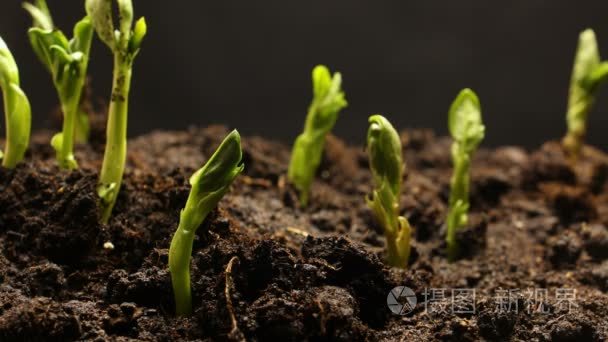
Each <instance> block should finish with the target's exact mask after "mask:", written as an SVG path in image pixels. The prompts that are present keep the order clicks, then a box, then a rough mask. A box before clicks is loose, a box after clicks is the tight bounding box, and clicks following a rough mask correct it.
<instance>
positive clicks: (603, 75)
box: [583, 62, 608, 93]
mask: <svg viewBox="0 0 608 342" xmlns="http://www.w3.org/2000/svg"><path fill="white" fill-rule="evenodd" d="M607 79H608V62H602V63H600V64H599V65H598V66H596V67H595V69H593V71H592V72H591V73H590V74H589V75H587V77H585V79H584V80H583V86H584V87H585V88H587V89H588V90H589V92H592V93H593V92H595V91H596V89H597V87H599V86H600V85H601V84H602V83H604V82H606V80H607Z"/></svg>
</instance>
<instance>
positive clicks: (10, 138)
mask: <svg viewBox="0 0 608 342" xmlns="http://www.w3.org/2000/svg"><path fill="white" fill-rule="evenodd" d="M6 87H7V89H4V91H3V92H2V98H3V101H4V119H5V121H4V122H5V123H6V126H7V129H6V140H5V144H6V146H5V147H4V156H3V157H2V166H4V167H6V168H9V169H12V168H14V167H15V166H16V165H17V163H18V162H20V161H21V159H22V158H23V155H22V153H21V151H23V148H22V147H20V146H14V145H13V143H14V144H15V145H18V144H20V143H21V142H20V141H19V139H18V138H20V137H19V127H15V126H16V125H19V122H17V120H15V119H14V118H11V117H10V115H11V112H10V107H9V104H11V103H13V104H15V103H16V101H17V98H16V96H15V93H14V91H13V90H12V89H10V87H11V84H10V83H8V84H7V85H6ZM13 114H14V113H13ZM14 135H16V136H17V139H16V137H15V136H14Z"/></svg>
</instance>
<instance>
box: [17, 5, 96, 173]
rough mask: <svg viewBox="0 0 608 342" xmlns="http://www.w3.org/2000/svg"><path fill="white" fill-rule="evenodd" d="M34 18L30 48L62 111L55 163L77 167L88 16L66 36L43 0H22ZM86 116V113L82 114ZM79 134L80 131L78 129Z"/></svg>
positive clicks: (88, 39)
mask: <svg viewBox="0 0 608 342" xmlns="http://www.w3.org/2000/svg"><path fill="white" fill-rule="evenodd" d="M23 8H25V9H26V10H27V11H28V12H29V13H30V15H31V16H32V18H33V20H34V26H35V27H32V28H30V30H29V31H28V34H29V38H30V42H31V44H32V48H33V49H34V52H35V53H36V55H37V56H38V58H39V59H40V61H41V62H42V64H43V65H44V66H45V67H46V68H47V70H48V71H49V72H50V73H51V75H52V76H53V83H54V84H55V88H56V89H57V93H58V95H59V101H60V102H61V109H62V111H63V128H62V131H61V133H57V134H55V136H53V139H52V140H51V145H52V146H53V148H54V149H55V151H56V153H57V161H58V163H59V166H60V167H61V168H64V169H75V168H78V163H77V162H76V159H74V141H75V136H76V135H77V131H76V127H81V126H82V125H79V124H78V123H79V122H82V120H83V119H82V118H80V116H82V114H81V113H82V112H81V111H80V98H81V95H82V88H83V87H84V85H85V81H86V76H87V67H88V64H89V51H90V49H91V41H92V39H93V27H92V26H91V21H90V20H89V18H88V17H85V18H84V19H82V20H81V21H79V22H78V23H77V24H76V26H74V37H73V38H72V39H71V40H68V39H67V38H66V36H65V35H64V34H63V32H61V31H59V30H56V29H55V28H54V26H53V19H52V17H51V14H50V12H49V9H48V6H47V5H46V1H45V0H37V2H36V6H34V5H32V4H30V3H27V2H26V3H24V4H23ZM85 117H86V115H85ZM81 134H82V133H81Z"/></svg>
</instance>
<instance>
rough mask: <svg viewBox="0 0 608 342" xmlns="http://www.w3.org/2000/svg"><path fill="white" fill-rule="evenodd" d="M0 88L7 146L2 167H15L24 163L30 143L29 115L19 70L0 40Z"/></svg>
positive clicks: (28, 106)
mask: <svg viewBox="0 0 608 342" xmlns="http://www.w3.org/2000/svg"><path fill="white" fill-rule="evenodd" d="M0 88H2V95H3V100H4V117H5V119H6V146H5V148H4V154H3V153H2V152H0V158H2V165H3V166H4V167H7V168H11V169H12V168H14V167H15V165H17V163H18V162H20V161H21V160H23V156H24V154H25V150H26V149H27V147H28V145H29V142H30V130H31V126H32V113H31V109H30V102H29V101H28V99H27V97H26V96H25V93H23V90H21V88H20V86H19V70H18V69H17V64H16V63H15V59H14V58H13V55H12V54H11V52H10V51H9V49H8V47H7V46H6V44H5V43H4V40H2V38H1V37H0Z"/></svg>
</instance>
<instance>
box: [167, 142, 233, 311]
mask: <svg viewBox="0 0 608 342" xmlns="http://www.w3.org/2000/svg"><path fill="white" fill-rule="evenodd" d="M241 158H242V151H241V137H240V136H239V133H238V132H237V131H236V130H234V131H232V132H231V133H230V134H229V135H228V136H227V137H226V138H225V139H224V141H223V142H222V144H221V145H220V147H218V149H217V150H216V151H215V153H214V154H213V156H211V159H209V161H208V162H207V163H206V164H205V165H204V166H203V167H202V168H201V169H200V170H198V171H196V173H194V174H193V175H192V177H191V178H190V184H191V185H192V189H191V190H190V195H189V196H188V200H187V202H186V206H185V207H184V209H183V210H182V212H181V214H180V219H179V226H178V227H177V231H176V232H175V235H173V240H172V241H171V247H170V249H169V272H170V273H171V282H172V284H173V294H174V296H175V312H176V313H177V314H178V315H189V314H190V313H191V312H192V294H191V290H190V257H191V254H192V243H193V241H194V235H195V233H196V230H197V229H198V227H199V226H200V225H201V223H202V222H203V221H204V220H205V217H207V215H208V214H209V212H211V210H213V208H215V207H216V206H217V203H218V202H219V201H220V200H221V199H222V197H223V196H224V194H226V192H227V191H228V190H229V188H230V184H232V181H234V179H235V178H236V177H237V176H238V175H239V174H240V173H241V171H243V168H244V165H243V164H242V163H241Z"/></svg>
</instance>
